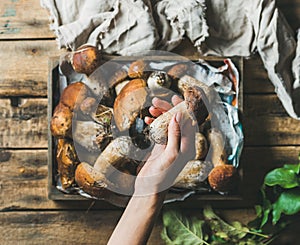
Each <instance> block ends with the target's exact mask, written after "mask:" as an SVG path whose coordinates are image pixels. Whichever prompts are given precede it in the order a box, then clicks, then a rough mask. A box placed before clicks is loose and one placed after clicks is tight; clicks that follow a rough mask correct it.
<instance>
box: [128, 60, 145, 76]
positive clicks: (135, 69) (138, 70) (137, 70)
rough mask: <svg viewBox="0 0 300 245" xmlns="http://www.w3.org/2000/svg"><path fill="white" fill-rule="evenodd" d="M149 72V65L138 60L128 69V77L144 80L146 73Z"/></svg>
mask: <svg viewBox="0 0 300 245" xmlns="http://www.w3.org/2000/svg"><path fill="white" fill-rule="evenodd" d="M146 70H147V64H146V62H145V61H144V60H141V59H140V60H136V61H134V62H132V63H131V64H130V66H129V69H128V76H129V77H130V78H142V77H143V75H144V72H145V71H146Z"/></svg>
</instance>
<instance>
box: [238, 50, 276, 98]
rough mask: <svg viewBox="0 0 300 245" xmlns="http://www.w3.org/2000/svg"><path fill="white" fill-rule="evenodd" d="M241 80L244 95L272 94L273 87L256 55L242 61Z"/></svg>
mask: <svg viewBox="0 0 300 245" xmlns="http://www.w3.org/2000/svg"><path fill="white" fill-rule="evenodd" d="M243 80H244V81H243V86H244V93H245V94H260V93H274V90H275V89H274V86H273V84H272V83H271V81H270V80H269V77H268V74H267V71H266V70H265V68H264V65H263V63H262V60H261V58H260V57H259V56H258V55H254V56H253V57H251V58H249V59H244V74H243Z"/></svg>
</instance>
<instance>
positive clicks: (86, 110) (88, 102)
mask: <svg viewBox="0 0 300 245" xmlns="http://www.w3.org/2000/svg"><path fill="white" fill-rule="evenodd" d="M97 106H98V103H97V100H96V99H95V98H93V97H87V98H85V99H84V100H83V101H82V103H81V104H80V110H81V111H82V113H83V114H85V115H89V114H91V113H92V112H93V111H95V110H96V108H97Z"/></svg>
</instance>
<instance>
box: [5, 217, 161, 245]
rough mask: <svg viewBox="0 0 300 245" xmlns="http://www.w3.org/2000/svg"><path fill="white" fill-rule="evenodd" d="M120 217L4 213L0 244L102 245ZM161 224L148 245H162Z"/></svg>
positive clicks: (156, 228) (157, 226) (155, 229)
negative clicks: (53, 244)
mask: <svg viewBox="0 0 300 245" xmlns="http://www.w3.org/2000/svg"><path fill="white" fill-rule="evenodd" d="M120 215H121V212H120V211H106V212H95V211H91V212H85V211H81V212H75V211H61V212H57V211H54V212H7V213H2V214H1V216H0V224H1V225H0V228H1V229H0V236H1V243H2V244H6V245H10V244H12V245H13V244H37V245H40V244H51V242H53V243H55V244H78V245H79V244H86V245H94V244H95V245H96V244H97V245H98V244H101V245H104V244H107V241H108V239H109V237H110V235H111V233H112V231H113V229H114V227H115V225H116V223H117V221H118V219H119V216H120ZM161 229H162V227H161V224H160V222H158V224H157V225H156V226H155V228H154V229H153V231H152V234H151V237H150V239H149V242H148V244H150V245H151V244H153V245H160V244H164V243H163V241H162V240H161V238H160V232H161Z"/></svg>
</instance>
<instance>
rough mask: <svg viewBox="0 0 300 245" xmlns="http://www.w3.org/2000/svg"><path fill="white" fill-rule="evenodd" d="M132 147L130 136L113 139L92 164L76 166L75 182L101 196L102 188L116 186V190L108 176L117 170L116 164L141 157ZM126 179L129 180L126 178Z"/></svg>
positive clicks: (87, 191) (137, 159) (104, 192)
mask: <svg viewBox="0 0 300 245" xmlns="http://www.w3.org/2000/svg"><path fill="white" fill-rule="evenodd" d="M134 149H135V148H134V146H133V144H132V141H131V139H130V137H128V136H120V137H118V138H116V139H114V140H113V141H111V142H110V144H109V145H108V146H107V147H106V148H105V149H104V151H103V152H102V153H101V154H100V155H99V157H98V158H97V160H96V162H95V164H94V166H91V165H89V164H88V163H81V164H80V165H79V166H78V167H77V169H76V174H75V180H76V183H77V184H78V185H79V187H81V188H82V189H83V190H84V191H85V192H86V193H88V194H91V195H94V196H97V197H103V196H102V195H105V194H106V193H107V192H106V191H104V190H103V189H107V188H116V189H115V190H118V188H119V187H118V185H117V184H116V183H112V181H110V178H109V176H110V175H111V174H112V173H113V172H114V171H116V170H117V168H118V166H120V165H122V164H127V163H128V161H129V160H130V162H131V164H132V163H134V162H135V161H139V159H142V158H143V155H141V156H138V155H137V152H136V151H135V150H134ZM124 174H126V173H124ZM114 178H115V175H112V177H111V179H112V180H113V179H114ZM126 181H130V180H129V179H127V180H126ZM110 190H111V189H110Z"/></svg>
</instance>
